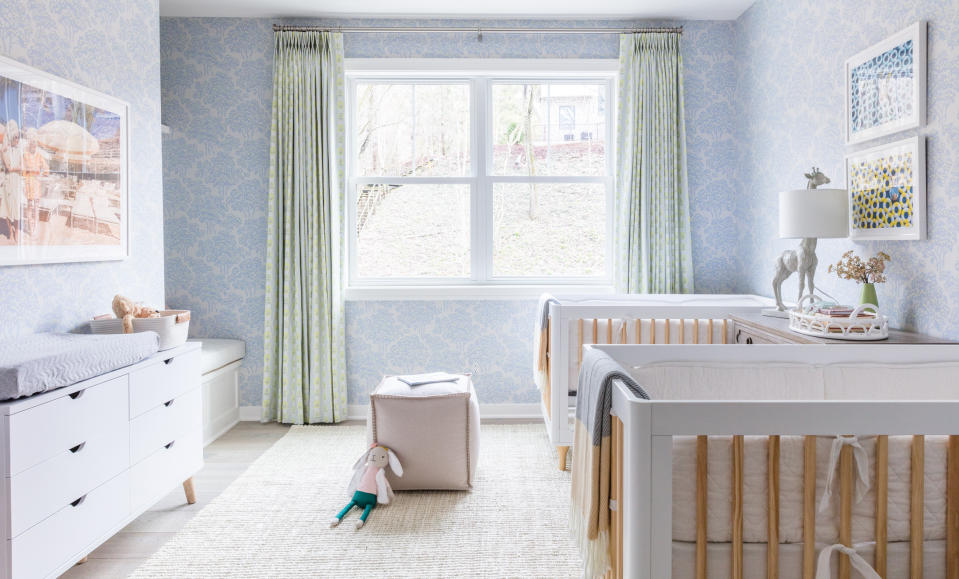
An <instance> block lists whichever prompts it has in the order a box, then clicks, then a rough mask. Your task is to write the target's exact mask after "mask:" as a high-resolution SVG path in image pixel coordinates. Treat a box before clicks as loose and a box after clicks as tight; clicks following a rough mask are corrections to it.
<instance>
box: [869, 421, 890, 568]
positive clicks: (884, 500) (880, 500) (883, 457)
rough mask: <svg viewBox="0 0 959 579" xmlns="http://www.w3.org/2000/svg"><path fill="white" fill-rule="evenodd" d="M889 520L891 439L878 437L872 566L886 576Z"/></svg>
mask: <svg viewBox="0 0 959 579" xmlns="http://www.w3.org/2000/svg"><path fill="white" fill-rule="evenodd" d="M888 519H889V437H888V436H886V435H881V436H878V437H876V557H875V560H874V561H873V564H872V566H873V567H874V568H875V569H876V573H879V576H880V577H885V576H886V544H887V541H888V539H889V535H888V527H887V524H888Z"/></svg>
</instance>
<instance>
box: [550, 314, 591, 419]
mask: <svg viewBox="0 0 959 579" xmlns="http://www.w3.org/2000/svg"><path fill="white" fill-rule="evenodd" d="M552 335H553V318H547V320H546V339H545V340H543V341H544V342H546V343H547V344H549V337H550V336H552ZM580 349H582V348H580ZM551 358H552V353H551V352H550V348H547V349H546V352H545V355H543V356H541V357H540V361H544V362H545V364H546V368H545V370H546V382H545V383H544V384H543V405H544V406H545V407H546V416H547V418H549V419H550V420H552V419H553V402H552V401H553V376H552V374H551V371H550V368H549V367H550V366H551V365H552V363H551Z"/></svg>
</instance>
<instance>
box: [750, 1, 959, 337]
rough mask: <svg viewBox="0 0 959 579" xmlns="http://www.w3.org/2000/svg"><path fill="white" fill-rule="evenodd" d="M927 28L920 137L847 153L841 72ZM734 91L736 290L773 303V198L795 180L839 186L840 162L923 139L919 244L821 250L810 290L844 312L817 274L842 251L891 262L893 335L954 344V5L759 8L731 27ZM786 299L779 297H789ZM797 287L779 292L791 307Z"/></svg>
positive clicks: (957, 257) (957, 104)
mask: <svg viewBox="0 0 959 579" xmlns="http://www.w3.org/2000/svg"><path fill="white" fill-rule="evenodd" d="M920 19H924V20H928V22H929V24H928V28H929V32H928V40H929V60H928V101H927V102H928V122H927V125H926V126H925V127H924V128H922V129H919V130H918V131H915V130H913V131H907V132H904V133H901V134H898V135H894V136H889V137H885V138H881V139H877V140H873V141H868V142H865V143H862V144H859V145H856V146H853V147H849V148H846V146H845V145H844V142H843V132H842V130H843V129H842V127H843V99H844V90H845V89H844V80H843V63H844V61H845V60H846V59H847V58H849V57H850V56H852V55H854V54H856V53H857V52H859V51H861V50H864V49H866V48H868V47H869V46H871V45H873V44H875V43H876V42H879V41H880V40H882V39H884V38H886V37H887V36H889V35H891V34H893V33H895V32H898V31H900V30H902V29H904V28H906V27H907V26H909V25H911V24H912V23H914V22H916V21H917V20H920ZM735 38H736V50H735V58H736V65H737V68H738V73H737V78H736V89H735V92H736V94H737V95H738V96H739V98H740V101H739V103H738V106H739V107H740V109H739V112H738V115H737V117H738V118H740V119H742V122H741V123H740V125H739V126H738V127H737V130H738V134H737V139H736V140H737V142H738V143H739V158H738V162H737V164H736V170H735V171H734V178H735V179H736V183H737V185H736V189H737V190H738V192H739V194H738V195H737V202H738V204H737V206H736V213H737V214H738V215H740V216H741V218H742V220H743V226H742V227H741V228H740V229H739V232H738V237H739V239H738V242H736V243H734V244H733V247H739V248H742V250H741V253H742V254H743V258H744V260H745V261H744V264H743V269H742V271H743V273H744V278H743V283H742V285H741V286H740V287H738V289H739V290H740V291H747V292H755V293H759V294H762V295H772V287H771V280H772V275H773V266H772V264H773V262H774V260H775V258H776V256H778V255H779V253H780V252H781V251H782V250H784V249H791V248H794V247H796V246H797V245H798V240H794V239H792V240H785V239H784V240H780V239H777V237H776V236H777V223H778V222H777V217H776V216H777V211H778V209H777V196H776V193H777V192H778V191H781V190H784V189H794V188H800V187H803V186H805V179H804V178H803V176H802V173H803V172H804V171H805V170H808V169H809V167H811V166H812V165H817V166H819V167H820V168H821V169H822V170H823V172H824V173H826V175H828V176H829V177H831V178H832V181H833V185H835V186H837V187H844V184H843V157H844V155H845V154H846V153H847V152H852V151H857V150H862V149H866V148H870V147H873V146H876V145H879V144H882V143H885V142H889V141H895V140H899V139H902V138H904V137H908V136H913V135H915V134H916V133H917V132H918V134H920V135H924V136H925V138H926V143H927V147H928V149H927V206H928V209H927V212H928V218H927V224H928V236H927V237H928V238H927V240H925V241H871V242H853V241H851V240H849V239H829V240H821V241H820V242H819V249H818V255H819V264H820V265H819V270H818V275H817V277H816V282H817V285H821V286H822V287H823V288H824V289H825V290H826V291H827V292H829V293H830V294H832V295H833V296H835V297H836V298H837V299H840V300H842V301H844V302H852V303H855V301H856V300H857V299H858V292H859V289H860V286H857V285H856V284H855V283H854V282H850V281H841V280H838V279H837V278H836V277H835V276H834V275H832V274H829V273H827V272H826V267H827V264H829V263H834V262H835V261H837V260H838V259H839V257H840V256H841V255H842V253H843V252H845V251H846V250H849V249H853V250H855V251H856V252H857V253H858V254H860V255H862V256H863V257H865V256H867V255H869V256H871V255H874V254H875V253H877V252H878V251H885V252H886V253H888V254H889V255H890V256H892V262H891V263H890V264H889V266H888V268H887V270H886V271H887V274H888V278H889V281H888V283H885V284H882V285H880V286H878V287H877V292H878V296H879V305H880V306H882V307H883V308H884V310H886V312H887V313H888V314H890V316H891V317H892V320H893V323H894V325H895V326H899V327H904V328H908V329H912V330H916V331H920V332H925V333H929V334H933V335H936V336H940V337H946V338H951V339H959V289H957V288H959V245H957V243H956V240H957V237H959V190H957V188H956V184H957V183H959V44H957V42H956V41H957V39H959V3H957V2H954V1H950V2H941V1H938V0H917V1H915V2H899V1H897V0H865V1H863V0H835V1H833V2H828V3H824V2H816V1H814V0H802V1H795V0H760V1H759V2H757V3H756V4H755V5H754V6H753V7H752V8H750V9H749V10H748V11H747V12H746V13H745V14H744V15H743V16H742V17H741V18H740V19H739V21H737V23H736V32H735ZM787 290H788V291H787ZM797 291H798V282H797V281H796V279H795V276H793V277H792V278H791V279H789V280H787V282H786V285H785V286H784V293H785V296H786V297H787V298H788V299H795V294H796V292H797Z"/></svg>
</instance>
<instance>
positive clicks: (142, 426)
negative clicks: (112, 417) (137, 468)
mask: <svg viewBox="0 0 959 579" xmlns="http://www.w3.org/2000/svg"><path fill="white" fill-rule="evenodd" d="M202 406H203V400H202V396H201V393H200V389H198V388H197V389H194V390H191V391H189V392H187V393H185V394H181V395H180V396H177V397H176V398H174V399H172V400H169V401H167V402H166V403H165V404H161V405H160V406H157V407H156V408H154V409H153V410H150V411H148V412H146V413H145V414H142V415H140V416H137V417H136V418H134V419H133V420H132V421H131V422H130V464H136V463H138V462H140V461H141V460H143V459H144V458H146V457H148V456H149V455H151V454H153V453H154V452H156V451H158V450H160V449H161V448H163V446H164V445H165V444H167V443H169V442H170V441H173V440H176V439H177V438H178V437H180V436H182V435H185V434H189V433H191V432H193V431H194V430H197V429H202V427H203V408H202Z"/></svg>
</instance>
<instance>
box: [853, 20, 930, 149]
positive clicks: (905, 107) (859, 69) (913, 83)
mask: <svg viewBox="0 0 959 579" xmlns="http://www.w3.org/2000/svg"><path fill="white" fill-rule="evenodd" d="M926 42H927V41H926V22H925V21H924V20H920V21H919V22H916V23H915V24H913V25H911V26H909V27H908V28H906V29H904V30H901V31H899V32H897V33H896V34H893V35H892V36H890V37H888V38H886V39H884V40H883V41H881V42H878V43H876V44H874V45H872V46H870V47H869V48H867V49H866V50H863V51H862V52H859V53H858V54H856V55H855V56H852V57H851V58H849V59H848V60H846V63H845V67H844V70H845V85H846V92H845V115H844V125H845V127H844V128H845V137H846V145H854V144H857V143H863V142H866V141H870V140H872V139H875V138H878V137H883V136H886V135H891V134H894V133H898V132H900V131H905V130H909V129H914V128H919V127H921V126H923V125H924V124H925V122H926V53H927V44H926Z"/></svg>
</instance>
